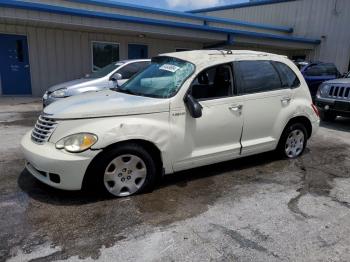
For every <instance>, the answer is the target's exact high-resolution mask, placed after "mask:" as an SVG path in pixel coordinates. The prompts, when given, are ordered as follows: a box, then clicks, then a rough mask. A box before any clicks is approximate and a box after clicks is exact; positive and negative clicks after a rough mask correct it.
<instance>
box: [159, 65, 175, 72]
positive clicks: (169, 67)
mask: <svg viewBox="0 0 350 262" xmlns="http://www.w3.org/2000/svg"><path fill="white" fill-rule="evenodd" d="M159 69H160V70H165V71H169V72H172V73H175V72H176V71H177V70H179V69H180V67H178V66H176V65H169V64H164V65H162V66H161V67H159Z"/></svg>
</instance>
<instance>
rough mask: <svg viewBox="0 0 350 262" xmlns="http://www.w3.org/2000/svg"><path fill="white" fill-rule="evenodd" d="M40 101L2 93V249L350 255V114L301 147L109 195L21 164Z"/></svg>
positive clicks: (69, 255)
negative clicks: (67, 186)
mask: <svg viewBox="0 0 350 262" xmlns="http://www.w3.org/2000/svg"><path fill="white" fill-rule="evenodd" d="M40 110H41V104H40V100H36V99H29V98H1V100H0V138H1V139H0V261H5V260H9V261H56V260H67V261H76V260H80V259H81V260H84V261H94V260H97V259H98V260H101V261H350V178H349V177H350V119H345V118H339V119H337V120H336V122H334V123H327V124H325V123H322V124H321V128H320V130H319V132H318V133H317V134H316V135H315V136H314V137H313V138H312V139H311V140H310V141H309V144H308V148H307V149H306V152H305V153H304V155H303V156H302V157H300V158H299V159H295V160H278V159H276V158H275V157H274V156H273V154H270V153H266V154H260V155H257V156H253V157H248V158H244V159H239V160H234V161H229V162H225V163H221V164H216V165H212V166H208V167H202V168H197V169H193V170H189V171H186V172H181V173H177V174H175V175H171V176H168V177H166V178H164V179H163V181H161V183H160V184H159V186H158V187H157V188H156V189H155V190H154V191H153V192H151V193H148V194H143V195H137V196H134V197H129V198H123V199H113V198H106V197H102V196H99V195H96V194H87V193H83V192H66V191H60V190H56V189H53V188H50V187H48V186H46V185H44V184H42V183H41V182H39V181H37V180H36V179H35V178H33V177H32V176H31V175H30V174H29V173H28V172H27V171H25V169H24V160H23V156H22V153H21V151H20V146H19V143H20V139H21V137H22V136H23V135H24V134H25V132H27V131H29V130H30V129H31V128H32V126H33V125H34V123H35V121H36V118H37V117H38V115H39V114H40Z"/></svg>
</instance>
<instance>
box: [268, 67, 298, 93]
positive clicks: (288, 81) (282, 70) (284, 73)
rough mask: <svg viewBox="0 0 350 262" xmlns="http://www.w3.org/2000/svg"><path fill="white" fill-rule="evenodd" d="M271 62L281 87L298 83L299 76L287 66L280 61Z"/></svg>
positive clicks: (293, 85) (289, 86)
mask: <svg viewBox="0 0 350 262" xmlns="http://www.w3.org/2000/svg"><path fill="white" fill-rule="evenodd" d="M273 64H274V66H275V67H276V69H277V71H278V73H279V75H280V77H281V82H282V87H288V88H294V87H298V86H299V85H300V80H299V78H298V77H297V75H296V74H295V73H294V71H293V70H292V69H291V68H290V67H289V66H287V65H286V64H284V63H281V62H273Z"/></svg>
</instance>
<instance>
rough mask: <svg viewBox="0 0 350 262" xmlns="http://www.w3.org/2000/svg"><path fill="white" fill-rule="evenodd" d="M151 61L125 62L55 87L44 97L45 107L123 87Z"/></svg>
mask: <svg viewBox="0 0 350 262" xmlns="http://www.w3.org/2000/svg"><path fill="white" fill-rule="evenodd" d="M150 63H151V60H150V59H138V60H124V61H119V62H116V63H112V64H109V65H107V66H106V67H104V68H101V69H99V70H98V71H96V72H93V73H92V74H91V75H86V76H85V77H84V78H81V79H76V80H73V81H69V82H65V83H62V84H58V85H54V86H52V87H50V88H49V89H48V91H47V92H46V93H45V94H44V96H43V106H44V107H46V106H48V105H49V104H51V103H52V102H55V101H57V100H61V99H62V98H66V97H69V96H74V95H79V94H82V93H86V92H91V91H99V90H102V89H105V88H112V87H116V85H122V84H124V82H126V81H127V80H128V79H130V78H131V77H132V76H133V75H135V74H136V73H138V72H140V71H142V70H143V69H145V68H146V67H147V66H148V65H149V64H150Z"/></svg>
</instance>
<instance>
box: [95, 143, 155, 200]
mask: <svg viewBox="0 0 350 262" xmlns="http://www.w3.org/2000/svg"><path fill="white" fill-rule="evenodd" d="M89 176H90V178H91V179H90V183H89V184H90V188H91V186H94V182H92V183H91V181H95V183H98V185H99V187H100V189H103V191H105V192H106V193H108V194H110V195H112V196H115V197H126V196H131V195H135V194H138V193H142V192H146V191H149V190H152V189H153V187H154V185H155V183H156V177H157V165H156V163H155V161H154V160H153V159H152V156H151V155H150V154H149V152H148V151H147V150H145V149H144V148H143V147H142V146H139V145H137V144H122V145H119V146H116V147H115V148H112V149H109V150H108V151H106V152H104V153H103V154H102V156H100V157H99V159H97V160H96V161H95V162H94V164H93V167H92V168H91V171H90V174H89ZM92 176H93V177H92ZM95 185H96V184H95Z"/></svg>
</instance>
